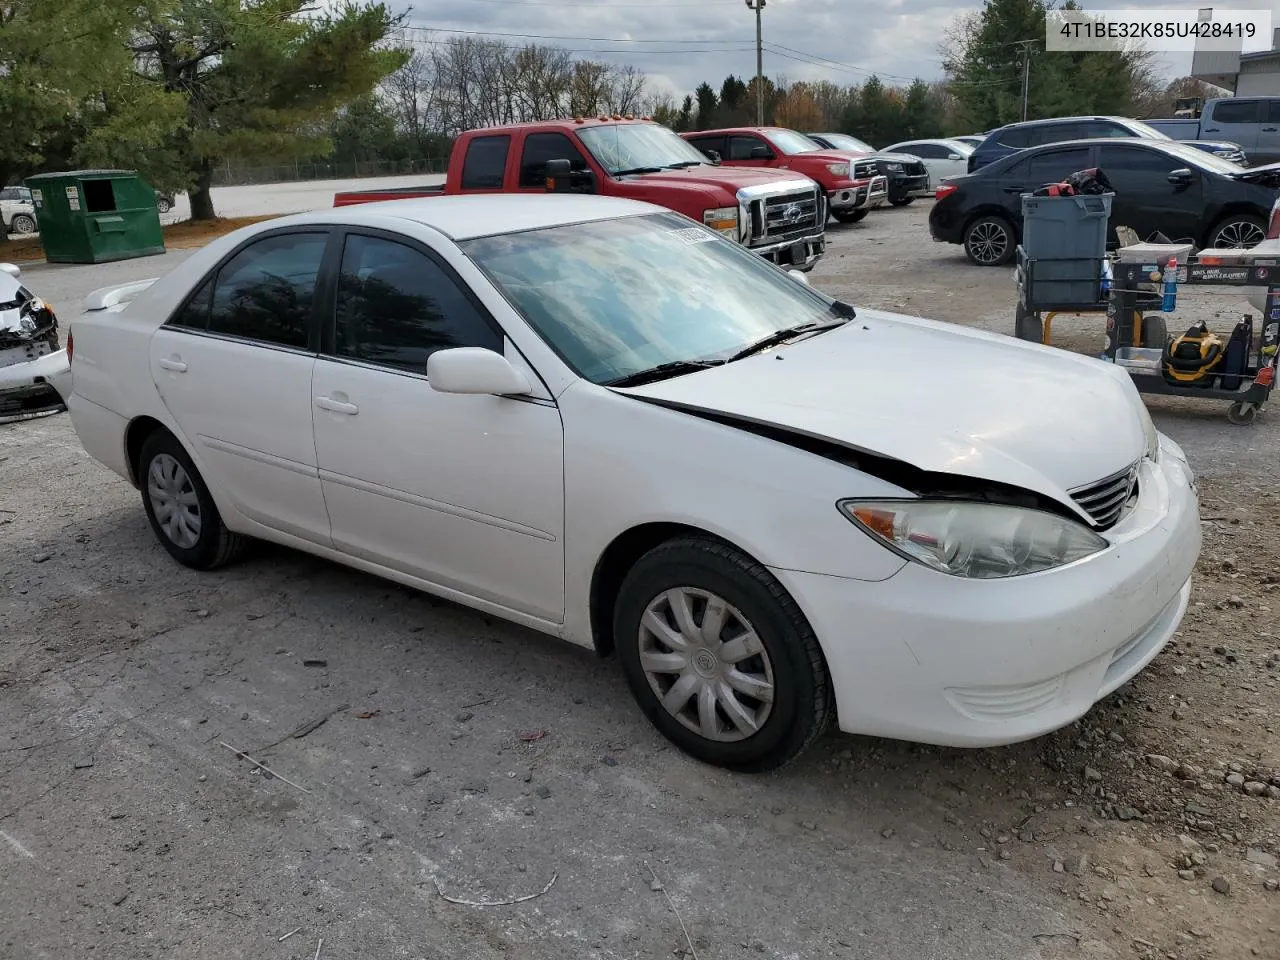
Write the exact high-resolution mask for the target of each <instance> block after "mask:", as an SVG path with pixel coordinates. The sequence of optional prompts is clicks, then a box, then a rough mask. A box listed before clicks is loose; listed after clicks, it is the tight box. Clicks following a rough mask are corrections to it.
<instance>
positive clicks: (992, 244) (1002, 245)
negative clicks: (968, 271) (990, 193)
mask: <svg viewBox="0 0 1280 960" xmlns="http://www.w3.org/2000/svg"><path fill="white" fill-rule="evenodd" d="M964 252H965V256H967V257H968V258H969V262H970V263H973V264H976V265H977V266H979V267H1002V266H1004V265H1005V264H1006V263H1008V262H1009V261H1010V260H1012V259H1013V257H1014V254H1015V253H1016V252H1017V244H1016V242H1015V241H1014V235H1013V225H1012V224H1011V223H1009V221H1008V220H1006V219H1005V218H1004V217H979V218H978V219H976V220H974V221H973V223H971V224H969V225H968V226H967V227H965V228H964Z"/></svg>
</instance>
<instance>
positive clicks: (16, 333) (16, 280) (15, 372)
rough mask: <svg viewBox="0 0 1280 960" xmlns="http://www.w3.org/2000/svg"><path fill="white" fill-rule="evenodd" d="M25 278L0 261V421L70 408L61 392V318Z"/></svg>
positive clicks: (63, 368)
mask: <svg viewBox="0 0 1280 960" xmlns="http://www.w3.org/2000/svg"><path fill="white" fill-rule="evenodd" d="M21 277H22V271H21V270H19V269H18V267H16V266H15V265H14V264H12V263H0V423H2V422H6V421H11V420H15V419H25V418H27V417H34V416H40V415H42V414H47V413H57V412H59V411H61V410H65V409H66V408H65V407H64V406H63V403H62V397H61V396H60V395H59V393H58V390H57V386H58V383H59V381H61V380H65V378H66V377H67V375H68V365H67V354H66V351H65V350H63V349H62V348H61V344H60V343H59V339H58V318H57V316H56V315H55V314H54V312H53V307H51V306H50V305H49V304H48V303H46V302H45V301H44V300H42V299H41V298H40V297H37V296H36V295H35V294H34V293H32V292H31V291H30V290H28V289H27V288H26V287H25V286H23V285H22V280H21Z"/></svg>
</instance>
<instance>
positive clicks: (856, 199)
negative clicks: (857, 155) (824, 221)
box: [827, 177, 889, 211]
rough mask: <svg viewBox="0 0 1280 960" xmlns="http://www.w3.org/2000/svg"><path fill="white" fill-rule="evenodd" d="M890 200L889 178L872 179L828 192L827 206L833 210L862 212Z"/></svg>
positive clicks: (855, 182)
mask: <svg viewBox="0 0 1280 960" xmlns="http://www.w3.org/2000/svg"><path fill="white" fill-rule="evenodd" d="M888 198H889V178H888V177H872V178H871V179H870V180H853V181H850V183H849V184H848V185H847V186H840V187H837V188H836V189H834V190H830V191H828V192H827V205H828V206H829V207H830V208H831V209H832V210H842V211H843V210H861V209H862V208H864V207H878V206H880V205H881V204H883V203H884V202H885V201H886V200H887V199H888Z"/></svg>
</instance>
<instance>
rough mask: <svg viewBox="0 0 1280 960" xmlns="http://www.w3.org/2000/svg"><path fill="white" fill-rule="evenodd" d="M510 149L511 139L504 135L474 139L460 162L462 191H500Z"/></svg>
mask: <svg viewBox="0 0 1280 960" xmlns="http://www.w3.org/2000/svg"><path fill="white" fill-rule="evenodd" d="M510 149H511V137H510V136H509V135H506V134H503V135H502V136H495V137H476V138H474V139H473V140H472V141H471V142H470V143H468V144H467V155H466V157H465V159H464V160H463V162H462V189H463V190H501V189H502V180H503V177H504V175H505V174H506V170H507V153H508V151H509V150H510Z"/></svg>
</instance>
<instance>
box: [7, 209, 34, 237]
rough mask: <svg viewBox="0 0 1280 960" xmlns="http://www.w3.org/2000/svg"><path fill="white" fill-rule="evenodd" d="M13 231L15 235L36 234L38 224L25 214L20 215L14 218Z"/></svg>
mask: <svg viewBox="0 0 1280 960" xmlns="http://www.w3.org/2000/svg"><path fill="white" fill-rule="evenodd" d="M13 229H14V232H15V233H34V232H35V229H36V222H35V220H33V219H32V218H31V217H28V216H27V215H26V214H25V213H20V214H18V216H16V217H14V218H13Z"/></svg>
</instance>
